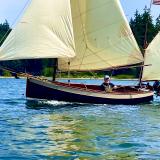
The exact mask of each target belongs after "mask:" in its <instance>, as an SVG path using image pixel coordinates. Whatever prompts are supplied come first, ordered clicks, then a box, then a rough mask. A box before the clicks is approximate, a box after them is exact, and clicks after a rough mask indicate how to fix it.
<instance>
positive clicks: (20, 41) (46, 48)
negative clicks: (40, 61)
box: [0, 0, 75, 60]
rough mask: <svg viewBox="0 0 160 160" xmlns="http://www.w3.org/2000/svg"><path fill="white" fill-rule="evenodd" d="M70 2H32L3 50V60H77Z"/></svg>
mask: <svg viewBox="0 0 160 160" xmlns="http://www.w3.org/2000/svg"><path fill="white" fill-rule="evenodd" d="M74 50H75V47H74V36H73V27H72V18H71V10H70V0H31V2H30V3H29V5H28V7H27V9H26V10H25V11H24V14H23V16H22V18H21V19H20V21H19V22H18V24H17V25H16V26H15V27H14V28H13V30H12V32H11V33H10V34H9V36H8V38H7V39H6V41H5V42H4V43H3V45H2V47H1V49H0V60H13V59H34V58H59V57H73V56H75V52H74Z"/></svg>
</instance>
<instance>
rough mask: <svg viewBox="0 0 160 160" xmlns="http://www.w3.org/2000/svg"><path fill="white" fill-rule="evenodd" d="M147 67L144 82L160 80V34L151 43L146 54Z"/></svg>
mask: <svg viewBox="0 0 160 160" xmlns="http://www.w3.org/2000/svg"><path fill="white" fill-rule="evenodd" d="M144 62H145V63H144V64H145V65H149V66H145V67H144V69H143V76H142V80H144V81H145V80H160V68H159V64H160V32H159V33H158V34H157V36H156V37H155V38H154V39H153V41H152V42H151V43H150V45H149V46H148V48H147V49H146V52H145V60H144Z"/></svg>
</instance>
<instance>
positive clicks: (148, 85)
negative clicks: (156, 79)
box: [145, 82, 153, 90]
mask: <svg viewBox="0 0 160 160" xmlns="http://www.w3.org/2000/svg"><path fill="white" fill-rule="evenodd" d="M145 88H146V89H149V90H153V87H152V86H151V85H150V84H149V82H148V83H147V84H146V87H145Z"/></svg>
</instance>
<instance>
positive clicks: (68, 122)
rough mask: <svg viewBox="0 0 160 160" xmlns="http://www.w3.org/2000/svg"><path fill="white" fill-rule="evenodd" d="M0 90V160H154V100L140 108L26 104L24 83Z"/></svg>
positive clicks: (5, 84)
mask: <svg viewBox="0 0 160 160" xmlns="http://www.w3.org/2000/svg"><path fill="white" fill-rule="evenodd" d="M86 82H88V81H87V80H86ZM92 83H100V81H98V80H97V81H92ZM114 83H117V84H118V83H120V82H114ZM121 83H124V84H126V83H127V84H128V83H129V82H126V81H125V82H124V81H123V82H121ZM130 83H131V82H130ZM132 83H135V82H132ZM0 85H1V88H0V96H1V98H0V159H15V160H17V159H23V160H25V159H34V160H35V159H38V160H39V159H47V160H48V159H49V160H50V159H53V160H61V159H62V160H64V159H67V160H79V159H80V160H97V159H99V160H105V159H107V160H137V159H143V160H157V159H160V123H159V122H160V100H159V98H158V97H157V98H155V101H154V102H152V103H150V104H146V105H135V106H125V105H89V104H85V105H82V104H72V103H65V102H56V101H36V100H27V99H26V98H25V80H24V79H0Z"/></svg>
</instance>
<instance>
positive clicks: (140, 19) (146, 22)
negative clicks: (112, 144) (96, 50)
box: [0, 7, 160, 77]
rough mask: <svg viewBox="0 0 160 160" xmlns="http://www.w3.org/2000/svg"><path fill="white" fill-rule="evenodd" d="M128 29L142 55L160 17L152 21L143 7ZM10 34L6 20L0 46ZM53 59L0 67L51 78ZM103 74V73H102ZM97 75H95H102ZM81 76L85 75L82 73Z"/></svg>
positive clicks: (159, 28) (132, 71)
mask: <svg viewBox="0 0 160 160" xmlns="http://www.w3.org/2000/svg"><path fill="white" fill-rule="evenodd" d="M129 24H130V27H131V29H132V32H133V34H134V36H135V38H136V40H137V43H138V45H139V47H140V49H141V51H142V54H143V53H144V49H145V48H146V47H147V46H148V44H149V43H150V42H151V41H152V40H153V38H154V37H155V36H156V34H157V33H158V32H159V31H160V15H159V16H158V17H157V18H156V20H153V17H152V15H151V13H150V10H149V9H148V8H147V7H145V8H144V10H143V13H139V12H138V10H136V12H135V14H134V16H133V17H132V18H131V19H130V22H129ZM10 32H11V27H10V25H9V23H8V22H7V20H5V22H4V23H1V24H0V46H1V45H2V43H3V42H4V40H5V39H6V37H7V36H8V34H9V33H10ZM53 64H54V60H53V59H36V60H15V61H4V62H0V65H1V66H4V67H6V68H11V69H13V70H16V71H17V72H27V73H30V74H33V75H44V76H51V75H52V73H53ZM6 74H8V73H6V72H5V71H2V70H0V75H6ZM102 74H103V72H102ZM102 74H101V73H98V74H97V75H102ZM113 74H114V75H117V74H128V75H132V74H134V75H136V77H138V75H139V69H137V68H136V69H123V70H118V71H114V72H113ZM83 75H87V73H86V74H84V73H83ZM88 75H90V73H88Z"/></svg>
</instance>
